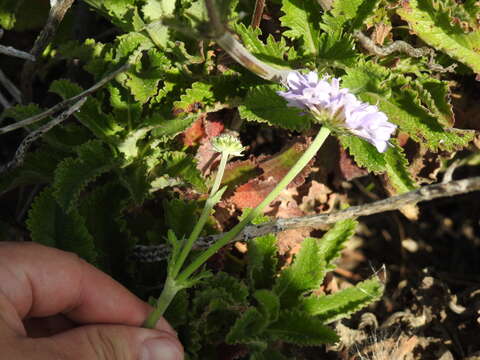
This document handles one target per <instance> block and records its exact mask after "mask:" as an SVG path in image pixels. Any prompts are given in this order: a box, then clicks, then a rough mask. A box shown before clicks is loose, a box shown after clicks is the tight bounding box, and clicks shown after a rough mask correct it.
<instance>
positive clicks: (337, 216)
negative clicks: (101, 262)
mask: <svg viewBox="0 0 480 360" xmlns="http://www.w3.org/2000/svg"><path fill="white" fill-rule="evenodd" d="M478 190H480V177H473V178H469V179H464V180H457V181H451V182H448V183H445V184H434V185H427V186H423V187H421V188H419V189H417V190H414V191H410V192H408V193H405V194H402V195H398V196H392V197H390V198H387V199H383V200H379V201H375V202H372V203H369V204H365V205H359V206H352V207H350V208H348V209H345V210H341V211H334V212H331V213H328V214H320V215H313V216H305V217H299V218H291V219H278V220H276V221H272V222H269V223H266V224H262V225H250V226H247V227H246V228H245V229H244V230H243V231H242V232H241V233H240V234H239V235H238V236H237V237H236V238H235V239H234V240H233V241H248V240H250V239H252V238H255V237H258V236H263V235H266V234H269V233H278V232H281V231H284V230H290V229H296V228H303V227H311V228H318V227H320V226H322V225H326V224H332V223H336V222H338V221H341V220H345V219H355V218H358V217H360V216H368V215H373V214H378V213H382V212H385V211H393V210H398V209H400V208H402V207H404V206H406V205H414V204H417V203H419V202H423V201H431V200H434V199H437V198H441V197H449V196H455V195H460V194H466V193H469V192H472V191H478ZM223 235H224V234H217V235H212V236H207V237H204V238H200V239H199V240H198V242H197V243H196V245H195V246H196V248H197V249H202V248H206V247H209V246H210V245H211V244H212V243H214V242H216V241H217V240H218V239H219V238H220V237H222V236H223ZM168 253H169V250H168V247H166V246H163V245H159V246H137V247H136V248H135V250H134V255H133V256H134V257H135V258H138V259H140V260H141V261H145V262H153V261H160V260H164V259H165V258H166V257H167V256H168Z"/></svg>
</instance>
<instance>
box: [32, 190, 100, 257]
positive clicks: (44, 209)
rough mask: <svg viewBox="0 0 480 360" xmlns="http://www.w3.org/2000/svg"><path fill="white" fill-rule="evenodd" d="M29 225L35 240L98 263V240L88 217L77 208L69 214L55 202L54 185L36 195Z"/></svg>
mask: <svg viewBox="0 0 480 360" xmlns="http://www.w3.org/2000/svg"><path fill="white" fill-rule="evenodd" d="M27 227H28V229H29V230H30V233H31V238H32V240H33V241H35V242H37V243H40V244H43V245H47V246H51V247H56V248H59V249H62V250H65V251H72V252H74V253H76V254H78V256H80V257H82V258H83V259H85V260H87V261H89V262H91V263H96V260H97V252H96V249H95V241H94V239H93V237H92V236H91V235H90V233H89V232H88V230H87V228H86V226H85V220H84V219H83V218H82V216H80V215H79V213H78V212H77V211H76V210H74V211H71V212H70V213H66V212H65V211H64V210H63V209H62V208H61V207H60V206H59V205H58V203H57V202H56V200H55V198H54V196H53V189H52V188H46V189H45V190H44V191H42V192H41V193H40V194H39V195H37V197H36V198H35V200H34V202H33V204H32V207H31V209H30V211H29V212H28V219H27Z"/></svg>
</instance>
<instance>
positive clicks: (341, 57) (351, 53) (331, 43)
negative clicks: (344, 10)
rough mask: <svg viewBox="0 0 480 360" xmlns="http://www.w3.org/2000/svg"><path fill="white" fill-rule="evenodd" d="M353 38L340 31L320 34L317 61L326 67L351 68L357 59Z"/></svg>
mask: <svg viewBox="0 0 480 360" xmlns="http://www.w3.org/2000/svg"><path fill="white" fill-rule="evenodd" d="M357 56H358V55H357V53H356V52H355V45H354V42H353V38H352V37H351V36H350V35H347V34H345V33H343V31H341V30H337V31H329V32H324V33H322V34H320V38H319V41H318V59H319V61H320V62H321V63H325V64H326V65H332V66H338V65H346V66H352V65H354V64H355V59H356V58H357Z"/></svg>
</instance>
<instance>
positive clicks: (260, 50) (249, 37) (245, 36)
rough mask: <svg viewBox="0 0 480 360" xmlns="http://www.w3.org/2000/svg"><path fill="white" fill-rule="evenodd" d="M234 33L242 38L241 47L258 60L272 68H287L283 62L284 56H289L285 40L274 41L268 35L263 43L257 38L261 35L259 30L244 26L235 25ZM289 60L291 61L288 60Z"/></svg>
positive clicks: (270, 35)
mask: <svg viewBox="0 0 480 360" xmlns="http://www.w3.org/2000/svg"><path fill="white" fill-rule="evenodd" d="M234 30H235V32H236V33H238V34H239V35H240V37H241V38H242V43H243V45H244V46H245V47H246V48H247V50H248V51H250V52H251V53H252V54H253V55H255V56H256V57H257V58H259V59H260V60H262V61H264V62H266V63H268V64H270V65H274V66H280V67H282V66H283V67H288V65H287V64H286V62H285V56H286V55H287V54H288V55H291V53H289V49H290V48H289V47H288V46H287V43H286V41H285V38H283V37H281V38H280V41H276V40H275V38H274V37H273V36H272V34H269V35H268V37H267V40H266V43H264V42H263V41H262V40H260V39H259V37H260V36H261V35H262V31H261V30H260V28H255V29H254V28H252V27H251V26H249V27H246V26H245V25H244V24H241V23H240V24H236V25H235V27H234ZM289 60H292V59H290V58H289Z"/></svg>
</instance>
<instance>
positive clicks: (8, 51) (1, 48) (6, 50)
mask: <svg viewBox="0 0 480 360" xmlns="http://www.w3.org/2000/svg"><path fill="white" fill-rule="evenodd" d="M0 54H4V55H8V56H14V57H18V58H20V59H24V60H28V61H35V56H33V55H31V54H29V53H27V52H25V51H22V50H17V49H15V48H13V47H11V46H5V45H0Z"/></svg>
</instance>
